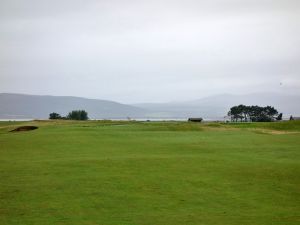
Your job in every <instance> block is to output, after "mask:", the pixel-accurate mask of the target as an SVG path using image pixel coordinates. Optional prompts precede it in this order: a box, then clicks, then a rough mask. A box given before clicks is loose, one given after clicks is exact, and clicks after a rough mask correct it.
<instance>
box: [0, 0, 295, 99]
mask: <svg viewBox="0 0 300 225" xmlns="http://www.w3.org/2000/svg"><path fill="white" fill-rule="evenodd" d="M299 9H300V3H299V1H295V0H285V1H284V0H272V1H271V0H260V1H258V0H251V1H250V0H245V1H239V0H228V1H224V0H212V1H199V0H198V1H196V0H187V1H176V0H175V1H169V0H165V1H158V0H155V1H137V0H130V1H120V0H110V1H96V0H94V1H81V0H73V1H71V0H64V1H58V0H54V1H37V0H36V1H33V0H26V1H25V0H24V1H20V0H19V1H16V0H9V1H8V0H2V1H1V2H0V48H1V52H0V92H24V93H33V94H59V95H77V96H78V95H80V96H84V97H94V98H107V99H112V100H120V101H123V102H138V101H143V99H144V100H145V101H164V100H176V99H178V98H182V99H191V98H200V97H203V96H207V95H211V94H219V93H224V92H227V93H229V92H230V93H244V92H256V91H261V90H264V91H281V92H285V93H295V92H297V93H299V91H298V90H297V88H298V87H299V80H300V78H299V77H300V66H299V65H300V62H299V58H300V55H299V54H300V51H299V50H300V40H299V38H298V37H299V34H300V32H299V29H298V28H299V27H300V16H299V15H300V13H299ZM58 81H59V82H58ZM280 82H284V84H285V85H284V87H280V89H279V88H278V83H280ZM79 89H80V90H82V93H77V92H78V90H79Z"/></svg>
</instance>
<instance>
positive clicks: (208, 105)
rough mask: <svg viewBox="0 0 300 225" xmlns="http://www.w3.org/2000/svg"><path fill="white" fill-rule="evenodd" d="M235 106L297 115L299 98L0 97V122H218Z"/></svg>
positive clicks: (260, 94) (0, 95)
mask: <svg viewBox="0 0 300 225" xmlns="http://www.w3.org/2000/svg"><path fill="white" fill-rule="evenodd" d="M238 104H245V105H261V106H266V105H271V106H274V107H275V108H276V109H278V110H279V111H280V112H282V113H283V114H284V116H285V117H288V116H290V115H294V116H299V115H300V96H296V95H281V94H274V93H255V94H247V95H230V94H223V95H216V96H211V97H207V98H201V99H198V100H193V101H185V102H169V103H140V104H134V105H127V104H121V103H118V102H113V101H107V100H98V99H87V98H80V97H68V96H44V95H25V94H12V93H2V94H0V119H47V118H48V117H49V113H51V112H57V113H59V114H61V115H66V114H67V113H68V112H70V111H71V110H76V109H84V110H86V111H87V112H88V113H89V117H90V118H91V119H126V118H128V117H130V118H132V119H142V118H143V119H186V118H188V117H203V118H204V119H222V118H223V117H224V116H225V115H226V114H227V112H228V111H229V109H230V107H232V106H234V105H238Z"/></svg>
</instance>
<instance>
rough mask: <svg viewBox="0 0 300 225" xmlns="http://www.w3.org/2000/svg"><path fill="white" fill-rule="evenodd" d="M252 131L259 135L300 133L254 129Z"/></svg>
mask: <svg viewBox="0 0 300 225" xmlns="http://www.w3.org/2000/svg"><path fill="white" fill-rule="evenodd" d="M254 131H255V132H256V133H260V134H275V135H276V134H277V135H280V134H298V133H300V132H296V131H282V130H268V129H254Z"/></svg>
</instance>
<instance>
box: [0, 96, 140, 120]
mask: <svg viewBox="0 0 300 225" xmlns="http://www.w3.org/2000/svg"><path fill="white" fill-rule="evenodd" d="M76 109H84V110H86V111H87V112H88V114H89V117H90V118H92V119H108V118H109V119H114V118H127V117H142V116H144V114H145V110H143V109H141V108H138V107H135V106H130V105H124V104H120V103H117V102H113V101H105V100H96V99H87V98H79V97H62V96H40V95H24V94H7V93H2V94H0V118H1V119H24V118H26V119H31V118H34V119H47V118H48V117H49V113H51V112H57V113H59V114H61V115H63V116H64V115H66V114H67V113H68V112H70V111H71V110H76Z"/></svg>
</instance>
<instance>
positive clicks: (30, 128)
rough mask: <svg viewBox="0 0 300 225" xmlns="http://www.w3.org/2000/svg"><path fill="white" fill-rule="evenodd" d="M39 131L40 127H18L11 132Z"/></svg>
mask: <svg viewBox="0 0 300 225" xmlns="http://www.w3.org/2000/svg"><path fill="white" fill-rule="evenodd" d="M35 129H38V127H36V126H22V127H18V128H16V129H14V130H11V131H10V132H18V131H30V130H35Z"/></svg>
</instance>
